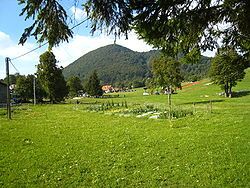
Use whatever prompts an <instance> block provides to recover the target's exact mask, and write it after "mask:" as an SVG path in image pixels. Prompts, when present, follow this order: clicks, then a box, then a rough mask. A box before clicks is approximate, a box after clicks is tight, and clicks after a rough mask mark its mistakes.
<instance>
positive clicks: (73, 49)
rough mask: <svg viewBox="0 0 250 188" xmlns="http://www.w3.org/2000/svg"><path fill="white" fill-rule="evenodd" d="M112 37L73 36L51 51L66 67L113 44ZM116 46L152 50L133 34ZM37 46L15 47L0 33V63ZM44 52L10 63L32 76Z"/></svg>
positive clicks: (0, 67)
mask: <svg viewBox="0 0 250 188" xmlns="http://www.w3.org/2000/svg"><path fill="white" fill-rule="evenodd" d="M113 43H114V36H106V35H104V34H101V35H98V36H90V35H89V36H84V35H74V38H73V39H71V40H70V41H69V43H62V44H60V46H59V47H56V48H54V49H53V52H54V54H55V56H56V59H57V60H58V61H59V64H58V65H59V66H63V67H65V66H67V65H69V64H70V63H72V62H74V61H75V60H76V59H78V58H79V57H81V56H82V55H84V54H86V53H88V52H90V51H92V50H95V49H97V48H99V47H102V46H105V45H108V44H113ZM116 44H119V45H122V46H124V47H127V48H129V49H131V50H134V51H139V52H142V51H149V50H151V49H152V47H151V46H149V45H147V44H146V43H144V42H143V41H142V40H139V39H138V38H137V36H136V34H135V33H134V32H131V33H130V34H129V39H128V40H125V39H124V37H123V38H120V39H117V40H116ZM37 46H38V45H37V44H36V43H26V44H25V45H24V46H21V45H17V42H14V41H13V40H12V39H11V36H9V35H8V34H6V33H3V32H1V31H0V61H1V62H4V61H5V58H6V57H10V58H14V57H17V56H19V55H21V54H24V53H26V52H28V51H30V50H32V49H34V48H36V47H37ZM45 50H46V47H45V48H42V49H39V50H36V51H35V52H32V53H29V54H28V55H25V56H24V57H21V58H18V59H17V60H13V61H12V62H13V63H14V65H15V66H16V67H17V69H18V70H19V71H20V74H33V73H34V72H35V71H36V68H35V65H37V64H38V63H39V56H40V54H42V53H43V52H44V51H45ZM10 69H11V71H10V73H11V74H14V73H15V72H16V71H15V70H14V69H13V67H10ZM4 77H5V63H1V64H0V78H4Z"/></svg>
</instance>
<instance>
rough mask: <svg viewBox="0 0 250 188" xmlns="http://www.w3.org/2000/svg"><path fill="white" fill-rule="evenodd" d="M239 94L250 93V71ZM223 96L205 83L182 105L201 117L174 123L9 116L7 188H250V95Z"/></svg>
mask: <svg viewBox="0 0 250 188" xmlns="http://www.w3.org/2000/svg"><path fill="white" fill-rule="evenodd" d="M204 82H209V81H204ZM239 90H250V70H248V74H247V77H246V78H245V80H244V81H243V82H241V83H239V84H238V86H237V87H236V88H235V91H239ZM218 92H220V90H219V88H218V87H217V86H214V85H209V86H206V85H204V83H201V84H198V85H195V86H192V87H189V88H186V89H183V90H182V91H178V94H176V95H174V96H173V100H174V104H175V105H176V106H182V107H187V108H188V107H190V108H192V105H193V102H196V103H197V104H196V108H197V112H196V114H195V115H193V116H188V117H185V118H180V119H175V120H173V121H169V120H162V119H161V120H151V119H146V118H135V117H120V116H117V115H106V114H105V113H94V112H88V111H86V110H84V109H85V108H84V106H86V105H83V104H81V105H75V104H64V105H37V106H32V105H30V106H28V105H27V106H20V107H17V108H16V109H15V110H14V113H13V119H12V120H11V121H9V120H7V119H6V117H5V115H4V112H3V111H1V113H0V142H1V145H0V186H1V187H167V186H169V187H200V186H205V187H249V186H250V183H249V182H250V179H249V177H250V173H249V169H250V168H249V167H250V166H249V156H250V148H249V141H250V134H249V133H250V128H249V125H250V95H249V94H247V93H245V94H244V96H241V97H238V98H232V99H226V98H224V97H220V96H218V95H217V94H216V93H218ZM205 95H206V96H205ZM166 98H167V97H166V96H164V95H160V96H142V90H137V92H134V93H126V94H125V98H121V97H120V98H117V99H113V100H115V101H124V100H126V101H127V102H128V105H130V106H131V105H135V104H141V105H142V104H154V105H156V106H157V105H158V106H164V104H165V101H166ZM104 100H110V99H85V101H82V102H86V103H88V102H95V101H97V102H103V101H104ZM210 100H212V101H214V102H213V110H212V113H208V112H207V111H206V105H207V104H206V103H207V101H210Z"/></svg>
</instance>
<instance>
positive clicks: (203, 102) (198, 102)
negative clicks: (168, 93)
mask: <svg viewBox="0 0 250 188" xmlns="http://www.w3.org/2000/svg"><path fill="white" fill-rule="evenodd" d="M224 101H225V100H222V99H220V100H207V101H196V102H187V103H182V104H207V103H210V102H212V103H216V102H224Z"/></svg>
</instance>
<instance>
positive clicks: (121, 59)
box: [63, 44, 210, 84]
mask: <svg viewBox="0 0 250 188" xmlns="http://www.w3.org/2000/svg"><path fill="white" fill-rule="evenodd" d="M157 53H159V52H158V51H155V50H152V51H149V52H135V51H132V50H130V49H128V48H125V47H123V46H120V45H116V44H112V45H107V46H104V47H101V48H98V49H96V50H94V51H91V52H89V53H87V54H85V55H83V56H82V57H80V58H79V59H77V60H76V61H74V62H73V63H72V64H70V65H68V66H67V67H65V68H64V70H63V74H64V76H65V78H66V79H67V78H69V77H71V76H78V77H80V79H82V80H84V79H86V78H87V77H88V76H89V75H90V74H91V73H92V72H93V71H94V70H96V71H97V73H98V76H99V78H100V79H101V82H102V84H119V83H131V82H134V81H142V80H144V79H145V78H146V77H147V76H148V74H149V67H148V62H149V61H150V58H152V57H153V56H155V55H156V54H157ZM208 60H209V59H208V58H205V57H203V58H202V61H201V62H202V63H201V64H198V65H184V66H183V67H182V69H183V70H184V72H186V73H185V77H186V78H191V77H197V78H200V76H202V77H203V76H204V75H205V73H206V71H207V69H208V67H209V64H210V63H209V61H208ZM196 73H197V74H196ZM190 75H191V77H190ZM191 79H193V78H191Z"/></svg>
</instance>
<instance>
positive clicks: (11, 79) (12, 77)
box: [4, 73, 20, 84]
mask: <svg viewBox="0 0 250 188" xmlns="http://www.w3.org/2000/svg"><path fill="white" fill-rule="evenodd" d="M18 76H20V74H19V73H16V74H10V76H9V82H10V84H16V80H17V78H18ZM4 83H7V77H5V78H4Z"/></svg>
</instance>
